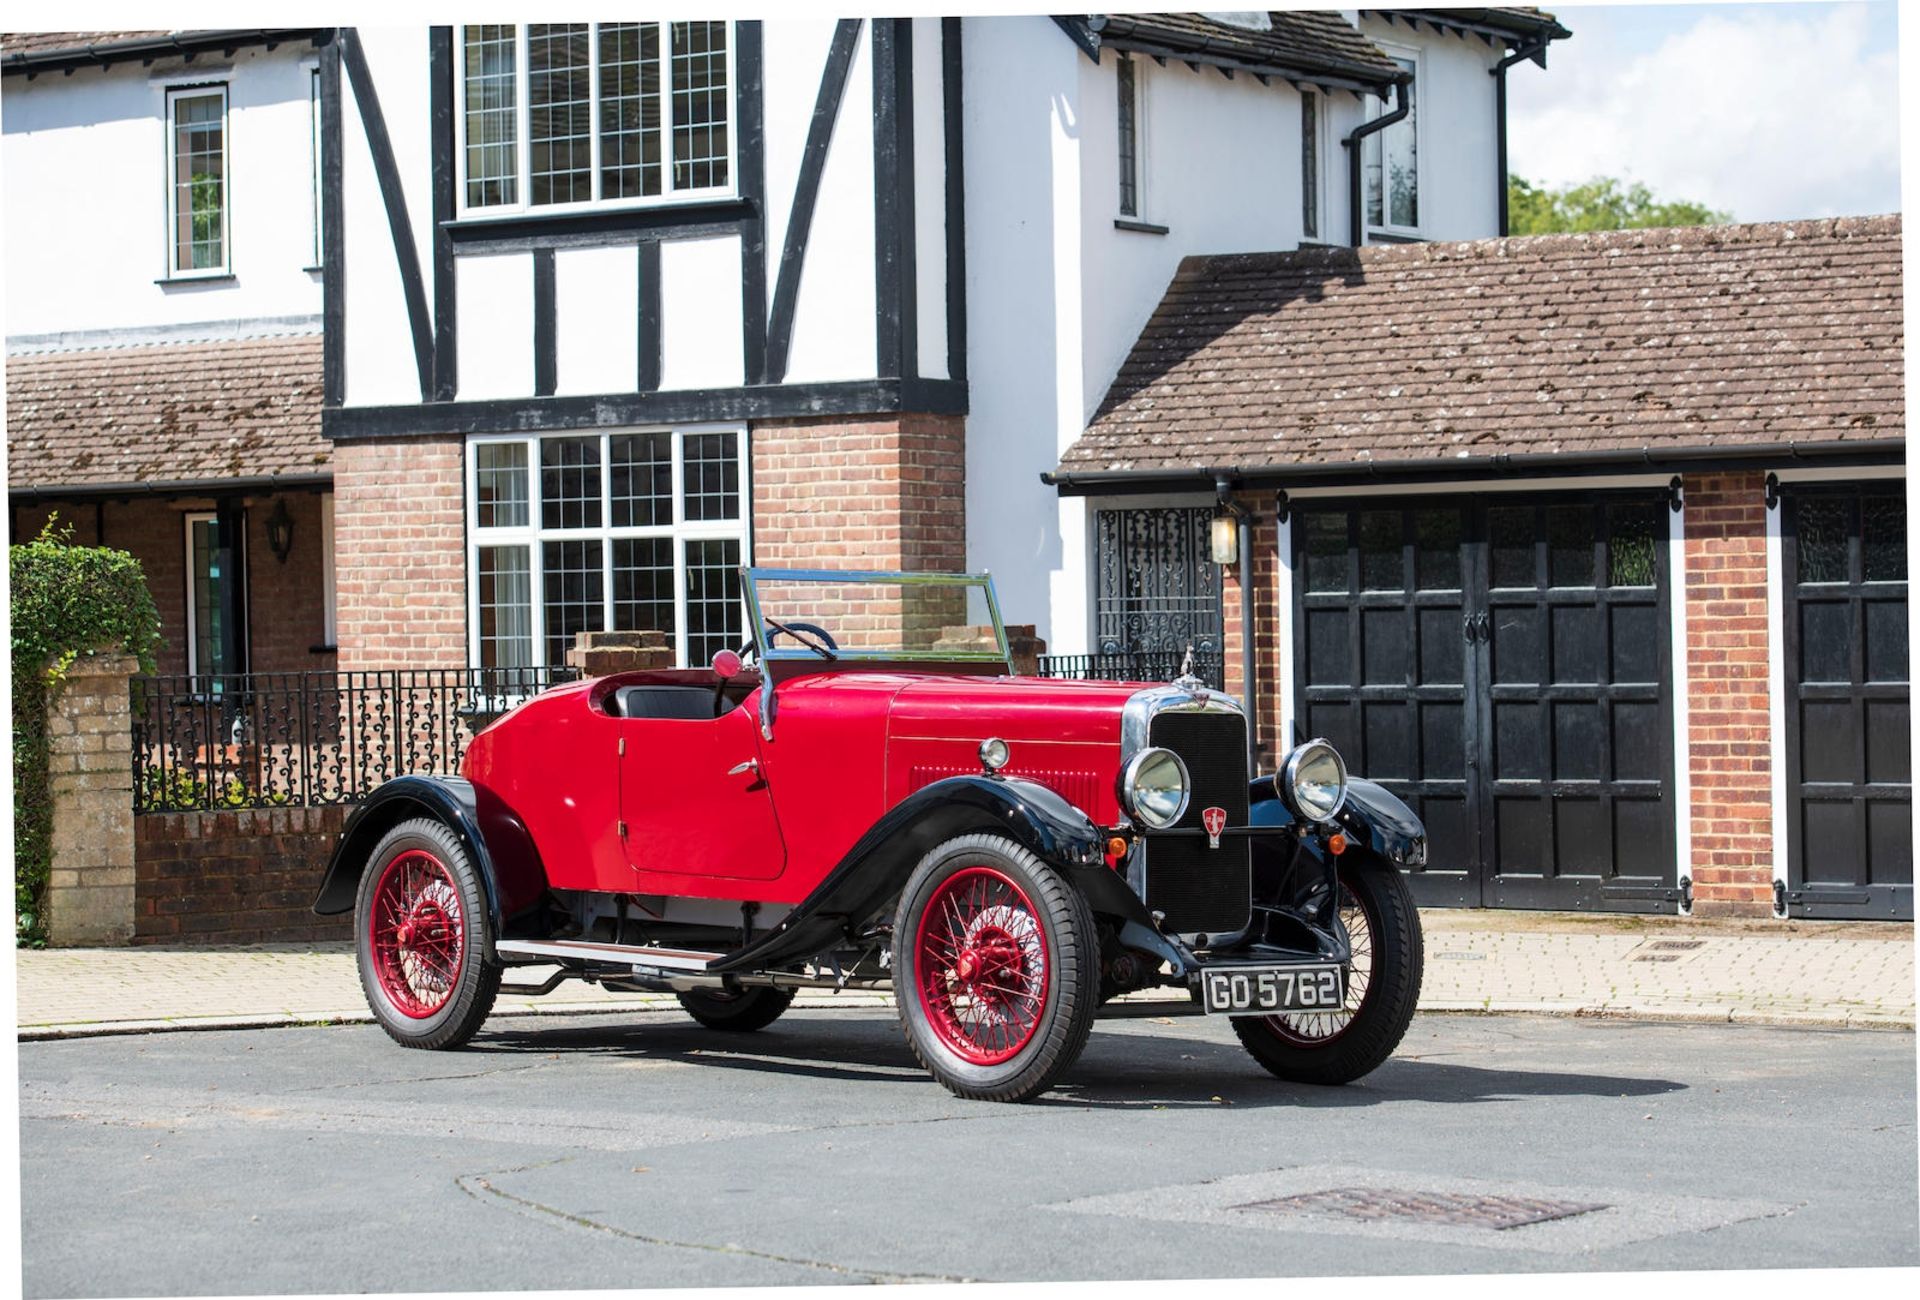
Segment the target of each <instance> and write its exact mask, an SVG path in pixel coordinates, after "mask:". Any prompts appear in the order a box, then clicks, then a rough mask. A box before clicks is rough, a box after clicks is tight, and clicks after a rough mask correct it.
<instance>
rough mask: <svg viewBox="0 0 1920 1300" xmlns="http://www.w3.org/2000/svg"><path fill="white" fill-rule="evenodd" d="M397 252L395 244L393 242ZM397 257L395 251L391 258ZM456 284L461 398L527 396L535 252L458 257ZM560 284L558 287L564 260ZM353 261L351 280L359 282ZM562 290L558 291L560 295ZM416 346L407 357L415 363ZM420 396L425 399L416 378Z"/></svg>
mask: <svg viewBox="0 0 1920 1300" xmlns="http://www.w3.org/2000/svg"><path fill="white" fill-rule="evenodd" d="M388 251H389V253H391V247H389V250H388ZM388 260H389V261H391V260H392V258H391V256H389V258H388ZM453 265H454V284H455V287H456V290H457V292H458V294H459V297H460V333H459V335H458V338H459V346H458V348H457V350H456V351H457V354H458V356H457V364H458V366H459V370H460V398H461V400H462V401H478V400H482V399H485V398H489V397H526V396H528V395H529V394H531V393H532V392H533V324H532V322H533V254H532V253H495V254H489V255H485V256H479V255H472V256H467V257H462V258H460V259H458V260H457V261H455V262H454V264H453ZM555 269H556V276H555V280H556V284H555V288H556V290H557V289H558V283H557V281H558V275H557V271H558V263H557V262H556V265H555ZM353 277H354V268H353V267H352V266H351V265H350V266H349V270H348V273H347V283H348V284H349V285H351V284H352V283H353ZM557 296H558V295H557V293H556V297H557ZM354 329H355V322H354V319H353V300H352V298H351V296H349V298H348V301H347V337H349V338H352V337H353V334H354ZM412 355H413V354H412V352H411V351H408V352H407V353H406V354H404V356H403V357H402V358H401V359H402V360H403V361H406V362H408V363H409V364H410V363H411V359H412ZM353 386H354V377H353V363H352V360H351V358H349V361H348V364H347V391H348V392H349V393H351V392H352V391H353ZM414 400H415V401H418V400H419V388H418V384H417V382H416V384H415V391H414Z"/></svg>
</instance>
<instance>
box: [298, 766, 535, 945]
mask: <svg viewBox="0 0 1920 1300" xmlns="http://www.w3.org/2000/svg"><path fill="white" fill-rule="evenodd" d="M416 817H426V818H431V819H432V820H434V821H437V822H439V823H441V824H442V825H444V826H446V827H447V828H448V829H449V830H451V831H453V833H454V834H456V835H458V836H459V837H460V842H461V843H462V844H463V845H465V846H466V850H467V853H468V855H469V856H470V857H471V858H472V859H473V863H474V866H475V868H476V869H477V870H478V871H479V873H480V880H481V884H482V886H483V887H484V888H485V890H486V895H487V914H488V917H489V919H490V920H491V921H492V922H493V924H492V925H491V926H490V927H489V931H490V933H491V934H495V935H497V934H499V933H500V929H501V926H502V925H503V924H504V922H505V921H506V919H507V918H508V917H510V916H512V915H513V914H514V913H516V912H518V911H520V910H521V909H523V908H524V907H526V906H527V905H528V904H529V903H531V902H534V901H536V900H538V899H539V897H540V896H541V893H542V892H543V891H544V890H545V888H546V875H545V872H544V871H543V870H542V869H541V867H540V860H539V857H538V855H537V854H536V853H535V851H534V847H533V840H532V837H531V836H529V835H528V834H527V830H526V827H525V826H524V825H522V824H521V822H520V819H519V818H518V817H515V816H514V815H513V814H512V812H511V811H510V810H509V809H507V808H506V807H505V806H504V805H502V804H500V802H499V801H498V800H497V799H494V798H493V797H492V796H491V794H490V793H488V792H487V791H484V790H481V789H479V788H478V787H476V786H475V785H474V784H473V782H471V781H468V780H467V779H466V778H464V777H458V776H402V777H396V778H394V779H393V780H391V781H388V782H386V783H384V784H383V785H381V786H379V787H378V788H377V789H375V790H374V792H373V793H372V794H371V795H370V796H368V798H367V801H366V802H365V803H363V804H361V805H360V806H359V807H358V808H357V809H355V810H354V813H353V815H352V816H351V817H349V818H348V819H347V824H346V826H345V828H343V829H342V830H341V832H340V842H339V844H337V845H335V846H334V850H333V858H332V860H331V861H329V862H328V864H327V874H326V876H325V877H324V878H323V879H322V880H321V882H320V893H319V895H318V896H317V897H316V898H315V899H314V900H313V910H314V911H316V912H318V913H320V914H321V915H322V916H334V915H338V914H339V913H342V912H351V911H352V910H353V904H354V898H355V896H356V895H357V894H358V893H359V889H360V877H361V876H362V875H363V874H364V873H365V871H366V869H367V865H368V861H369V859H370V858H371V857H372V856H373V850H374V848H375V847H376V846H377V845H378V844H379V843H380V840H381V838H382V837H383V836H384V835H386V833H387V832H388V831H390V830H392V829H393V828H394V827H395V826H398V825H399V824H400V823H401V822H404V821H410V820H412V819H414V818H416Z"/></svg>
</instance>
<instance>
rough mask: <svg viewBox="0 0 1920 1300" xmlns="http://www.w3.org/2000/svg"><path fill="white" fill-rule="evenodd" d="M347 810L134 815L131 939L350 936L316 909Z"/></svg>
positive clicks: (336, 919) (340, 921)
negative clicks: (318, 914) (318, 894)
mask: <svg viewBox="0 0 1920 1300" xmlns="http://www.w3.org/2000/svg"><path fill="white" fill-rule="evenodd" d="M349 811H350V810H349V809H347V808H343V807H329V808H243V809H236V810H233V811H231V812H187V813H146V814H142V815H141V816H138V817H135V818H134V819H133V820H134V863H133V883H134V937H133V941H134V942H135V943H274V942H300V941H304V940H309V939H346V938H349V937H351V934H352V927H351V924H350V920H349V918H348V917H345V916H315V915H314V914H313V912H312V911H311V910H310V909H311V907H312V904H313V896H314V894H315V893H317V892H318V891H319V888H320V877H321V875H322V874H323V873H324V872H325V870H326V866H327V859H328V856H329V855H330V854H331V853H332V852H333V846H334V842H335V840H336V839H337V838H338V837H339V834H340V828H341V826H342V825H343V824H344V823H345V821H346V817H347V813H348V812H349Z"/></svg>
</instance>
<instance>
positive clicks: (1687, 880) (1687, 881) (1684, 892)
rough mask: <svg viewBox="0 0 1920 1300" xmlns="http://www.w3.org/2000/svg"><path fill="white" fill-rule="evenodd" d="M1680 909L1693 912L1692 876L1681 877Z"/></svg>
mask: <svg viewBox="0 0 1920 1300" xmlns="http://www.w3.org/2000/svg"><path fill="white" fill-rule="evenodd" d="M1680 910H1681V911H1683V912H1691V911H1692V910H1693V877H1692V876H1682V877H1680Z"/></svg>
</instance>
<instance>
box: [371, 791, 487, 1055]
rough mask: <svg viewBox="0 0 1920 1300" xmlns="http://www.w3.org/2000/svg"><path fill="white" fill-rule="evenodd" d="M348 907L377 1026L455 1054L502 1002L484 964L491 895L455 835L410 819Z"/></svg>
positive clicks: (437, 824) (384, 844)
mask: <svg viewBox="0 0 1920 1300" xmlns="http://www.w3.org/2000/svg"><path fill="white" fill-rule="evenodd" d="M363 861H364V862H365V864H366V865H365V867H364V868H363V870H362V871H361V873H360V886H359V892H358V894H357V895H356V897H355V901H354V949H355V953H356V957H357V960H358V965H359V968H360V986H361V988H362V989H364V990H365V992H366V995H367V1006H368V1007H369V1008H370V1009H371V1010H372V1012H373V1018H374V1019H375V1020H376V1021H378V1022H379V1024H380V1027H381V1028H382V1029H384V1030H386V1031H387V1035H388V1036H389V1037H390V1038H392V1039H393V1040H394V1041H395V1042H397V1043H400V1044H402V1045H403V1046H406V1047H422V1048H429V1049H435V1048H445V1047H458V1046H460V1045H461V1044H462V1043H465V1042H466V1041H467V1040H468V1039H470V1038H472V1037H473V1035H474V1033H475V1032H476V1031H477V1030H478V1029H479V1028H480V1025H481V1023H482V1022H483V1021H485V1020H486V1018H487V1013H488V1012H489V1011H491V1010H492V1009H493V1002H494V998H495V997H496V996H497V995H498V994H499V992H500V971H501V967H500V963H499V962H498V961H494V960H489V959H488V956H487V954H488V952H489V951H490V944H489V939H488V935H489V927H490V925H491V920H490V917H489V915H488V912H487V901H486V900H487V894H486V887H485V884H484V882H483V881H482V880H481V877H480V871H479V868H477V867H476V866H475V865H474V862H473V856H472V853H471V852H470V850H469V849H468V846H467V843H466V841H465V840H464V839H462V838H461V836H460V834H459V833H458V832H457V831H455V830H454V829H453V828H452V827H450V826H448V825H447V824H446V823H444V822H441V821H439V820H437V819H435V818H431V817H415V818H411V819H409V820H407V821H403V822H401V823H400V824H399V825H397V826H394V827H393V828H392V829H390V830H388V831H387V832H386V833H385V834H384V835H382V836H381V837H380V839H379V840H378V842H376V843H375V844H374V845H373V846H372V847H371V848H370V849H369V850H368V851H367V854H366V857H365V858H364V859H363Z"/></svg>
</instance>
